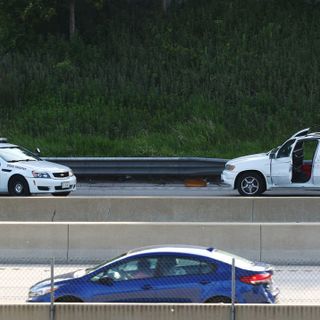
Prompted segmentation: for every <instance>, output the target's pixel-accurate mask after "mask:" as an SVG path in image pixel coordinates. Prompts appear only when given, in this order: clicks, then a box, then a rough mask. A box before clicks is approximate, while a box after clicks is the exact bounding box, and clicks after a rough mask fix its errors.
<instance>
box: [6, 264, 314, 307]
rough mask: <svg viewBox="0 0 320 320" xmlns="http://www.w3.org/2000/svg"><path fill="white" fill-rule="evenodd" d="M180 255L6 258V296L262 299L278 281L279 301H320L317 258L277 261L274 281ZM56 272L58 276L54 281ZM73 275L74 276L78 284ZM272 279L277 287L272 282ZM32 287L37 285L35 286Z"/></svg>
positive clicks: (16, 299)
mask: <svg viewBox="0 0 320 320" xmlns="http://www.w3.org/2000/svg"><path fill="white" fill-rule="evenodd" d="M175 260H176V261H175V262H176V263H175V264H174V263H173V259H172V260H171V261H169V260H168V261H167V262H166V264H165V263H164V261H162V266H161V267H162V268H163V270H160V268H161V267H160V266H159V265H157V264H159V261H157V260H156V259H155V258H150V259H148V260H144V261H140V260H139V259H131V260H130V261H129V262H125V263H121V264H118V265H117V264H116V265H115V266H114V267H108V268H105V267H103V265H100V266H99V265H98V266H97V265H96V264H92V263H83V261H81V263H80V262H79V263H78V264H77V263H73V264H61V263H59V264H56V263H54V258H53V259H52V260H49V261H48V262H47V263H45V264H36V263H34V261H32V260H30V259H20V260H19V261H17V262H15V263H11V262H9V261H6V260H4V259H1V260H0V302H1V303H25V302H27V301H28V300H29V301H39V302H41V301H44V302H45V301H46V302H50V298H51V297H50V293H51V291H52V290H51V287H52V288H53V291H52V293H53V300H54V301H72V296H74V297H75V298H78V299H75V300H74V301H82V300H83V301H85V302H112V301H114V302H121V301H123V302H225V303H231V302H232V297H233V296H234V297H235V298H234V302H240V303H242V302H259V301H258V300H255V299H256V298H257V294H259V292H258V291H259V290H258V289H257V288H258V287H259V285H262V286H263V287H264V288H266V289H267V290H269V291H270V290H274V289H275V288H277V287H278V288H279V289H280V294H279V295H278V297H277V299H276V300H275V302H276V303H280V304H319V303H320V265H317V264H315V265H312V264H310V265H308V266H306V265H299V261H297V264H290V265H283V264H282V265H274V266H273V269H274V273H273V275H272V281H270V280H271V279H269V278H268V279H256V280H254V279H251V280H250V279H249V278H248V277H249V276H248V275H247V276H246V275H243V274H241V273H240V271H239V269H238V267H237V263H236V267H235V269H234V271H235V275H234V276H235V280H234V281H232V270H233V269H232V267H231V266H230V265H229V267H228V268H226V269H224V271H222V272H218V270H215V267H216V266H213V265H210V264H205V263H198V262H197V261H195V260H194V259H189V260H188V259H175ZM79 261H80V260H79ZM220 268H221V267H220ZM88 275H90V276H88ZM51 277H54V280H53V283H51V282H52V281H51ZM248 279H249V280H248ZM44 280H46V281H45V282H43V281H44ZM70 280H73V283H72V284H71V281H70ZM75 280H76V281H75ZM61 281H66V282H68V281H70V285H68V286H69V289H68V290H69V291H67V290H66V291H65V292H63V295H64V298H63V297H62V293H61V292H59V286H60V284H61ZM255 281H256V283H255ZM271 282H272V283H271ZM59 283H60V284H59ZM36 284H38V285H36ZM35 285H36V286H35ZM270 285H271V286H272V288H267V287H268V286H270ZM30 288H33V289H32V290H31V291H30ZM232 288H234V293H232ZM248 288H249V289H248ZM245 290H247V292H246V293H245ZM210 291H211V293H210ZM241 291H242V293H241ZM68 292H69V294H70V297H68ZM77 293H78V296H76V294H77ZM41 297H42V298H41ZM214 297H216V298H215V299H211V298H214ZM217 297H220V299H218V298H217ZM245 300H246V301H245ZM261 302H266V301H261Z"/></svg>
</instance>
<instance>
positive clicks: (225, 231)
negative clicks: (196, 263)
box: [68, 222, 260, 261]
mask: <svg viewBox="0 0 320 320" xmlns="http://www.w3.org/2000/svg"><path fill="white" fill-rule="evenodd" d="M69 232H70V233H69V238H70V240H69V253H68V258H69V260H70V261H77V260H79V258H81V257H84V256H85V257H86V258H88V259H89V260H98V259H101V257H106V258H109V257H112V256H117V255H119V254H121V253H124V252H126V251H128V250H130V249H132V248H139V247H144V246H150V245H158V244H177V243H183V244H192V245H204V246H209V247H212V246H213V247H217V248H221V249H222V248H223V249H224V250H227V251H231V252H235V253H237V254H239V255H242V256H245V257H248V258H250V259H253V260H259V259H260V226H259V225H255V224H223V223H219V224H214V223H161V222H158V223H121V222H120V223H101V224H89V225H87V224H81V223H73V224H70V231H69Z"/></svg>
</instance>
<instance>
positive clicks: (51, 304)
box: [50, 257, 55, 320]
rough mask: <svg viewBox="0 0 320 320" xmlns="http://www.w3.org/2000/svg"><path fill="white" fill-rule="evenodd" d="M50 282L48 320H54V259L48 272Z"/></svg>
mask: <svg viewBox="0 0 320 320" xmlns="http://www.w3.org/2000/svg"><path fill="white" fill-rule="evenodd" d="M50 278H51V279H50V282H51V292H50V320H54V318H55V312H54V257H52V258H51V270H50Z"/></svg>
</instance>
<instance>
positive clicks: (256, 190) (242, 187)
mask: <svg viewBox="0 0 320 320" xmlns="http://www.w3.org/2000/svg"><path fill="white" fill-rule="evenodd" d="M237 189H238V192H239V193H240V194H241V195H242V196H247V197H254V196H259V195H260V194H262V193H263V192H264V191H265V189H266V187H265V182H264V181H263V178H262V177H261V176H260V175H259V174H258V173H255V172H245V173H242V174H241V175H240V177H239V178H238V181H237Z"/></svg>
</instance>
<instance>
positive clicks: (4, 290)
mask: <svg viewBox="0 0 320 320" xmlns="http://www.w3.org/2000/svg"><path fill="white" fill-rule="evenodd" d="M89 266H90V265H83V264H82V265H56V266H55V274H56V275H58V274H63V273H66V272H69V271H75V270H78V269H81V268H86V267H89ZM49 277H50V265H49V264H48V265H39V264H37V265H32V264H0V303H24V302H25V301H26V299H27V295H28V290H29V287H30V286H31V285H32V284H34V283H36V282H38V281H40V280H43V279H46V278H49ZM274 281H275V283H276V284H277V285H278V286H279V288H280V290H281V294H280V302H279V303H280V304H319V303H320V266H275V274H274Z"/></svg>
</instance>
